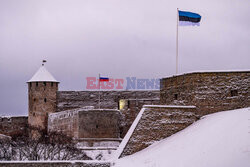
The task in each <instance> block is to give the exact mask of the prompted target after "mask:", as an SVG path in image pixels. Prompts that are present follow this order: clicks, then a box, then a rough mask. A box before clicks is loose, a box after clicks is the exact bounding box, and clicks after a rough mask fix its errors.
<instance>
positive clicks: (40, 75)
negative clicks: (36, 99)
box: [28, 66, 58, 82]
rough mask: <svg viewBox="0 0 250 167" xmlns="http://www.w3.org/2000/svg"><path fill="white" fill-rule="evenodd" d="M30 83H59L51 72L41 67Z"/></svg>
mask: <svg viewBox="0 0 250 167" xmlns="http://www.w3.org/2000/svg"><path fill="white" fill-rule="evenodd" d="M28 82H58V81H57V80H56V79H55V78H54V77H53V76H52V75H51V74H50V72H49V71H48V70H47V69H46V68H45V67H44V66H41V67H40V68H39V69H38V71H37V72H36V73H35V75H33V77H32V78H31V79H30V80H29V81H28Z"/></svg>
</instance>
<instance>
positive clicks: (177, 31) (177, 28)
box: [176, 8, 179, 74]
mask: <svg viewBox="0 0 250 167" xmlns="http://www.w3.org/2000/svg"><path fill="white" fill-rule="evenodd" d="M178 33H179V9H178V8H177V26H176V74H178V49H179V48H178V47H179V46H178V44H179V43H178Z"/></svg>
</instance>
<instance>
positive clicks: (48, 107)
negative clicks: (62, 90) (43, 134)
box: [28, 82, 58, 129]
mask: <svg viewBox="0 0 250 167" xmlns="http://www.w3.org/2000/svg"><path fill="white" fill-rule="evenodd" d="M57 84H58V83H51V82H31V83H28V88H29V119H28V122H29V125H30V126H32V127H39V128H42V129H47V124H48V122H47V121H48V114H49V113H53V112H56V106H57V105H56V99H57V95H56V92H57V90H58V85H57Z"/></svg>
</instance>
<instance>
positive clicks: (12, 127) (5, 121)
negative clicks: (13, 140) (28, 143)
mask: <svg viewBox="0 0 250 167" xmlns="http://www.w3.org/2000/svg"><path fill="white" fill-rule="evenodd" d="M27 127H28V117H27V116H13V117H0V134H4V135H7V136H12V137H17V136H20V135H28V130H27Z"/></svg>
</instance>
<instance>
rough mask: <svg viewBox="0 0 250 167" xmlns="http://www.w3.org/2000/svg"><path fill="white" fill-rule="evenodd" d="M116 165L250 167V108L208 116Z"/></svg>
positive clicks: (124, 166) (130, 166)
mask: <svg viewBox="0 0 250 167" xmlns="http://www.w3.org/2000/svg"><path fill="white" fill-rule="evenodd" d="M115 167H250V108H245V109H238V110H232V111H225V112H220V113H216V114H211V115H208V116H205V117H203V118H202V119H201V120H200V121H197V122H196V123H194V124H193V125H191V126H190V127H188V128H186V129H184V130H183V131H181V132H179V133H177V134H175V135H173V136H171V137H169V138H166V139H164V140H162V141H160V142H157V143H155V144H153V145H151V146H149V147H148V148H146V149H144V150H142V151H140V152H138V153H136V154H133V155H131V156H127V157H125V158H122V159H119V160H118V161H117V162H116V163H115Z"/></svg>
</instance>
